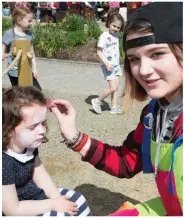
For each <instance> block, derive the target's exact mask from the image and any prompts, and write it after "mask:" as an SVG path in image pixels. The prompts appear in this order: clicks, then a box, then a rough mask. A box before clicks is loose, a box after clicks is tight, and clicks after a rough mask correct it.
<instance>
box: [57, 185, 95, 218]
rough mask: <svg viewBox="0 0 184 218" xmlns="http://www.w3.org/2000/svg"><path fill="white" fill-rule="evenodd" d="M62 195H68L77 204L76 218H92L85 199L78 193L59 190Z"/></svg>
mask: <svg viewBox="0 0 184 218" xmlns="http://www.w3.org/2000/svg"><path fill="white" fill-rule="evenodd" d="M59 191H60V193H61V195H67V196H69V197H70V200H71V201H73V202H74V203H76V204H77V208H78V210H79V211H78V213H77V215H76V216H92V212H91V210H90V208H89V206H88V203H87V201H86V199H85V197H84V196H83V195H82V194H81V193H79V192H76V191H73V190H68V189H63V188H59Z"/></svg>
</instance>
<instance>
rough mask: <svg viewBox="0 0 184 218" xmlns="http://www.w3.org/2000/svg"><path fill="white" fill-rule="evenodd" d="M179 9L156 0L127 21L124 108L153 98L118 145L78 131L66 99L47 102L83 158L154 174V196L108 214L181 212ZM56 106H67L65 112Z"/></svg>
mask: <svg viewBox="0 0 184 218" xmlns="http://www.w3.org/2000/svg"><path fill="white" fill-rule="evenodd" d="M182 15H183V5H182V3H177V2H155V3H151V4H148V5H146V6H143V7H141V8H139V9H137V10H136V12H135V13H134V14H133V15H132V16H131V18H130V19H129V20H128V21H127V23H126V26H125V29H124V36H123V38H124V44H123V46H124V50H125V55H126V58H125V64H124V72H125V78H126V87H125V99H124V105H125V106H127V107H126V109H128V106H129V107H130V106H131V103H132V101H133V100H134V99H136V100H138V101H143V100H145V99H147V97H148V96H149V97H150V98H152V99H153V100H151V101H150V103H149V104H148V105H147V106H146V107H145V108H144V109H143V111H142V114H141V117H140V122H139V124H138V125H137V128H136V129H135V130H133V131H132V132H131V133H130V134H129V135H128V136H127V138H126V140H125V141H124V143H123V145H122V146H120V147H119V146H115V147H114V146H110V145H108V144H106V143H103V142H101V141H98V140H95V139H93V138H90V137H89V136H88V135H87V134H83V133H80V132H78V131H77V129H76V125H75V110H74V109H73V107H72V106H71V104H70V103H69V102H67V101H63V100H53V101H52V102H51V103H50V108H51V110H52V112H53V114H54V115H55V116H56V118H57V119H58V121H59V125H60V130H61V133H62V135H63V136H64V137H65V138H66V140H68V143H67V144H68V145H69V147H71V148H72V149H73V150H74V151H77V152H79V153H80V154H81V155H82V160H83V161H87V162H89V163H91V164H92V165H94V166H95V168H97V169H99V170H103V171H105V172H107V173H109V174H111V175H113V176H116V177H119V178H128V179H130V178H132V177H133V176H135V175H136V174H138V173H140V172H141V171H143V173H152V174H153V175H154V177H155V182H156V185H157V188H158V192H159V194H160V196H159V197H158V198H155V199H152V200H149V201H147V202H144V203H141V204H138V205H131V204H130V203H126V204H124V205H123V206H122V207H121V208H120V210H118V211H117V212H116V213H114V214H111V215H114V216H115V215H116V216H138V215H139V216H142V215H144V216H150V215H153V216H164V215H168V216H182V214H183V164H182V160H183V145H182V144H183V126H182V124H183V98H182V85H183V79H182V78H183V77H182V54H183V49H182V43H183V30H182V27H183V24H182V20H183V17H182ZM125 106H124V109H125ZM58 107H63V108H65V112H64V114H63V113H60V110H58Z"/></svg>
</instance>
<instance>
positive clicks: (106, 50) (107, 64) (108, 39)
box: [91, 12, 124, 114]
mask: <svg viewBox="0 0 184 218" xmlns="http://www.w3.org/2000/svg"><path fill="white" fill-rule="evenodd" d="M106 27H108V28H109V29H108V32H104V33H102V34H101V35H100V38H99V40H98V45H97V55H98V57H99V58H100V62H101V68H102V71H103V74H104V78H105V80H107V82H108V85H109V88H108V89H107V90H105V91H104V92H102V93H101V94H100V95H99V97H98V98H94V99H92V101H91V103H92V106H93V109H94V110H95V112H96V113H98V114H100V113H102V109H101V105H102V100H103V99H105V98H106V97H108V96H109V95H111V110H110V113H112V114H118V113H121V109H120V108H118V106H117V99H118V86H119V77H120V76H121V75H122V72H121V68H120V52H119V37H118V33H119V31H121V30H122V29H123V27H124V20H123V17H122V16H121V15H120V14H119V13H116V12H111V13H110V14H109V15H108V18H107V22H106Z"/></svg>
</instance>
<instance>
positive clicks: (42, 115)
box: [33, 107, 48, 123]
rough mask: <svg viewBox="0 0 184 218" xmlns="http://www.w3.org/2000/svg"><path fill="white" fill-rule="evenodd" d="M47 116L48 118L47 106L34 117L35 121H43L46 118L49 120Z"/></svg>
mask: <svg viewBox="0 0 184 218" xmlns="http://www.w3.org/2000/svg"><path fill="white" fill-rule="evenodd" d="M47 118H48V112H47V108H46V107H45V108H44V109H42V111H41V112H40V113H38V114H37V115H36V116H34V117H33V122H35V123H41V122H43V121H44V120H47Z"/></svg>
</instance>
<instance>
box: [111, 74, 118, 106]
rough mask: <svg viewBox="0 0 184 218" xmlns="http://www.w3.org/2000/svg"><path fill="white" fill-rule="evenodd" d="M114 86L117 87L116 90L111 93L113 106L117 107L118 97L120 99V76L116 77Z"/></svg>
mask: <svg viewBox="0 0 184 218" xmlns="http://www.w3.org/2000/svg"><path fill="white" fill-rule="evenodd" d="M114 83H115V84H114V87H115V89H114V90H115V91H114V92H112V94H111V107H112V108H116V107H117V99H118V83H119V77H118V76H116V78H115V79H114Z"/></svg>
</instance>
